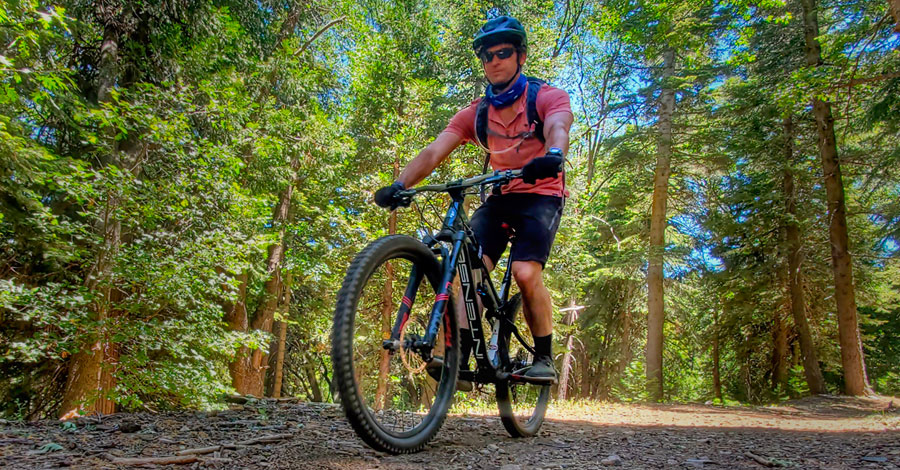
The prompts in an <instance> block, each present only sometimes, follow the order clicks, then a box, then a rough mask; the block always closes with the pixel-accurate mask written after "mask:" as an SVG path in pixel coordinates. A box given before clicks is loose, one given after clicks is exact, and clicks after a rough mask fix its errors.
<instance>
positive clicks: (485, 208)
mask: <svg viewBox="0 0 900 470" xmlns="http://www.w3.org/2000/svg"><path fill="white" fill-rule="evenodd" d="M562 209H563V198H561V197H557V196H545V195H543V194H530V193H511V194H501V195H498V196H491V197H489V198H488V199H487V201H486V202H485V203H484V204H482V205H481V207H479V208H478V209H477V210H476V211H475V213H474V214H473V215H472V221H471V226H472V230H473V231H474V232H475V239H476V240H477V241H478V243H479V244H480V245H481V249H482V254H484V255H487V256H488V258H490V259H491V262H493V263H494V266H496V265H497V261H499V260H500V256H502V255H503V252H504V251H505V250H506V245H507V243H509V233H508V231H507V230H506V229H504V228H503V223H506V224H507V225H509V226H510V227H511V228H512V229H513V231H514V232H515V237H516V238H515V241H514V242H513V244H512V248H511V257H512V261H537V262H539V263H541V266H544V264H546V263H547V258H548V257H549V256H550V247H551V246H552V245H553V238H554V237H556V230H557V229H559V219H560V217H561V216H562Z"/></svg>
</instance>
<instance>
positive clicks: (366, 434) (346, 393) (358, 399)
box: [332, 235, 459, 453]
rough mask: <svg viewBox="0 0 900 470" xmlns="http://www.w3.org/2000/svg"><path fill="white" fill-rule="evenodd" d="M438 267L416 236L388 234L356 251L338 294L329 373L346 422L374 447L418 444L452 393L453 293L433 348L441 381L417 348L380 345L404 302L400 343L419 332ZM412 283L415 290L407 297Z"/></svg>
mask: <svg viewBox="0 0 900 470" xmlns="http://www.w3.org/2000/svg"><path fill="white" fill-rule="evenodd" d="M414 268H415V272H416V273H418V275H416V276H414V275H413V272H414V271H413V269H414ZM440 268H441V267H440V263H439V262H438V260H437V259H436V258H435V257H434V255H433V254H432V253H431V250H429V249H428V248H427V247H426V246H425V245H424V244H422V242H420V241H418V240H416V239H414V238H411V237H408V236H405V235H392V236H388V237H384V238H381V239H379V240H376V241H375V242H373V243H372V244H370V245H369V246H367V247H366V248H365V249H364V250H363V251H362V252H360V253H359V255H357V256H356V258H355V259H354V260H353V263H352V264H351V265H350V268H349V269H348V270H347V275H346V276H345V278H344V283H343V285H342V287H341V290H340V292H339V293H338V301H337V307H336V308H335V312H334V330H333V337H332V361H333V363H334V380H335V382H336V385H337V388H338V391H339V393H340V398H341V403H342V405H343V407H344V412H345V414H346V415H347V419H348V420H349V421H350V424H351V426H352V427H353V429H354V430H355V431H356V433H357V434H358V435H359V436H360V437H361V438H362V439H363V441H365V442H366V443H367V444H369V445H370V446H372V447H373V448H375V449H377V450H381V451H385V452H390V453H407V452H416V451H418V450H421V449H422V448H423V447H424V446H425V444H427V443H428V441H430V440H431V439H432V438H433V437H434V435H435V434H436V433H437V431H438V429H439V428H440V427H441V424H442V423H443V421H444V418H445V417H446V414H447V410H448V408H449V407H450V404H451V401H452V399H453V394H454V391H455V389H456V373H455V372H456V370H457V369H458V367H459V365H458V363H459V351H458V349H459V348H458V332H457V326H456V316H455V315H453V314H452V312H453V307H452V304H451V302H452V299H451V301H450V302H448V303H447V310H446V311H445V315H444V321H443V322H442V323H443V324H442V326H441V328H440V330H439V331H438V337H437V340H436V341H435V343H436V344H435V351H434V353H435V354H436V355H443V356H444V365H443V368H442V370H441V380H440V381H435V380H434V379H433V378H431V377H430V376H429V375H428V373H427V372H426V371H425V363H424V362H423V361H422V358H421V356H420V355H419V354H418V353H416V352H415V351H413V350H411V349H409V348H408V347H401V348H400V350H398V351H397V352H395V353H393V354H389V353H388V351H387V350H385V349H384V348H383V347H382V342H383V340H385V339H387V338H389V337H390V330H391V327H392V326H393V323H394V321H395V318H396V315H397V312H398V311H399V309H400V306H401V305H402V304H406V305H408V306H410V312H409V319H408V320H407V321H406V323H405V326H404V328H403V330H402V332H401V338H400V339H401V343H403V344H406V345H407V346H409V345H411V344H412V342H413V341H415V340H416V339H420V338H423V337H424V336H425V332H426V328H427V325H428V321H429V317H430V313H431V308H432V306H433V301H434V299H435V295H436V291H437V286H438V285H439V283H440V277H441V269H440ZM410 285H412V286H414V292H415V295H412V296H410V297H409V298H408V297H405V293H406V291H407V287H408V286H410ZM446 312H450V314H446Z"/></svg>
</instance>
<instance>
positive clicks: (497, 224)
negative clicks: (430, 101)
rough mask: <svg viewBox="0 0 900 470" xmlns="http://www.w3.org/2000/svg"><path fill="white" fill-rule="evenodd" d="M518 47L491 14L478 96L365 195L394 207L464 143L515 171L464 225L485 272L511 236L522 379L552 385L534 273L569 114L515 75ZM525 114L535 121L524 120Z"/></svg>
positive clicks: (549, 321) (561, 191)
mask: <svg viewBox="0 0 900 470" xmlns="http://www.w3.org/2000/svg"><path fill="white" fill-rule="evenodd" d="M527 45H528V42H527V35H526V33H525V29H524V28H523V27H522V25H521V23H519V21H518V20H516V19H515V18H511V17H508V16H500V17H497V18H494V19H492V20H490V21H488V22H487V23H485V24H484V26H482V27H481V29H480V30H479V31H478V33H477V34H476V35H475V40H474V41H473V43H472V47H473V49H474V50H475V53H476V54H477V55H478V57H479V58H480V59H481V63H482V66H483V68H484V73H485V76H486V77H487V79H488V82H490V84H489V85H488V86H487V88H486V90H485V96H484V97H483V98H479V99H477V100H475V101H473V102H472V103H471V104H470V105H469V106H468V107H466V108H464V109H462V110H460V111H459V112H457V113H456V115H455V116H453V118H452V119H451V120H450V123H449V124H448V125H447V127H446V128H445V129H444V131H443V132H441V134H440V135H438V137H437V138H436V139H435V140H434V141H433V142H432V143H431V144H429V145H428V146H427V147H425V149H423V150H422V151H421V152H420V153H419V154H418V155H417V156H416V158H414V159H413V160H412V161H410V162H409V164H408V165H407V166H406V168H404V169H403V171H402V172H401V173H400V176H399V178H398V179H397V181H395V182H394V183H393V184H391V185H390V186H386V187H384V188H381V189H379V190H378V191H377V192H376V193H375V202H376V204H378V205H379V206H381V207H394V206H395V205H396V200H395V199H394V196H395V194H396V193H397V192H398V191H402V190H403V189H405V188H409V187H412V186H414V185H416V184H417V183H419V182H420V181H422V180H423V179H424V178H425V177H426V176H428V175H429V174H431V172H432V171H433V170H434V169H435V168H436V167H437V166H438V165H439V164H440V163H441V162H442V161H443V160H444V159H445V158H447V156H449V155H450V153H451V152H453V150H455V149H456V148H457V147H459V146H460V145H463V144H465V143H467V142H473V143H476V144H479V145H481V146H482V147H485V149H486V150H487V152H488V154H489V157H488V158H489V161H490V164H491V167H492V168H493V169H494V170H507V169H517V168H522V179H521V180H514V181H512V182H510V183H509V184H508V185H505V186H503V187H502V188H501V191H500V194H495V195H492V196H490V197H489V198H488V199H487V201H485V203H484V204H482V205H481V207H479V208H478V209H477V210H476V211H475V213H474V214H473V215H472V219H471V226H472V230H473V231H474V233H475V238H476V240H477V241H478V243H479V244H480V245H481V248H482V251H483V253H482V255H483V259H484V262H485V265H486V266H487V267H488V269H493V267H494V266H496V264H497V261H498V260H499V259H500V256H501V255H502V254H503V252H504V251H505V250H506V245H507V244H508V243H509V236H510V235H509V229H512V230H513V231H514V233H515V236H516V239H515V243H514V244H513V246H512V248H511V250H512V254H511V260H512V267H511V269H512V274H513V278H514V279H515V281H516V284H517V285H518V287H519V291H520V292H521V293H522V298H523V307H524V313H525V319H526V322H527V323H528V327H529V329H530V330H531V334H532V336H533V338H534V346H535V352H536V354H535V358H534V362H533V365H532V367H531V368H530V369H529V370H528V371H527V372H526V374H525V375H526V376H527V377H530V378H536V379H547V380H550V381H555V379H556V369H555V368H554V367H553V358H552V354H551V344H552V333H553V306H552V303H551V298H550V292H549V291H548V290H547V288H546V287H545V286H544V281H543V275H542V273H543V269H544V265H545V264H546V262H547V258H548V256H549V254H550V247H551V246H552V244H553V239H554V237H555V236H556V231H557V229H558V228H559V220H560V216H561V215H562V208H563V202H564V198H565V197H566V196H567V191H566V189H565V178H564V175H563V174H562V173H561V172H562V170H563V162H564V157H565V154H566V152H567V151H568V148H569V129H570V127H571V126H572V121H573V115H572V111H571V107H570V104H569V95H568V94H567V93H566V92H565V91H564V90H561V89H558V88H554V87H552V86H549V85H547V84H545V83H543V82H541V81H539V80H535V79H528V78H527V77H526V76H525V75H523V74H522V66H523V65H524V64H525V60H526V56H527ZM529 87H536V88H537V89H538V91H537V93H534V89H532V90H531V91H532V93H529V92H528V89H529ZM529 97H532V98H529ZM530 100H533V102H531V101H530ZM533 111H536V113H535V114H536V115H537V116H530V114H532V113H533ZM535 118H536V119H535ZM458 304H460V305H461V303H458ZM463 312H464V310H463V309H462V308H458V309H457V315H458V316H460V325H468V323H467V321H465V320H463V319H464V318H465V314H464V313H463ZM460 337H461V339H462V343H461V347H462V350H461V353H462V357H461V361H460V367H461V368H463V369H468V362H469V361H468V359H469V355H470V352H471V347H472V344H473V340H472V333H471V331H470V330H468V329H465V328H461V330H460Z"/></svg>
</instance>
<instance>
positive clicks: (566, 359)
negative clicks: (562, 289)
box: [556, 299, 578, 400]
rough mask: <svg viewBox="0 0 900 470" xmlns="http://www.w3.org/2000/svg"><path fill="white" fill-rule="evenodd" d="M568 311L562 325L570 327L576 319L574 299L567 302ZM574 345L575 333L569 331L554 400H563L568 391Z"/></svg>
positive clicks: (576, 312) (576, 311)
mask: <svg viewBox="0 0 900 470" xmlns="http://www.w3.org/2000/svg"><path fill="white" fill-rule="evenodd" d="M569 309H570V310H569V311H568V312H566V317H565V319H564V320H563V324H564V325H566V326H569V327H571V326H572V325H574V324H575V320H576V319H577V318H578V310H576V309H575V299H571V300H570V301H569ZM574 345H575V331H574V330H572V329H570V331H569V333H568V334H567V335H566V352H565V353H563V360H562V370H561V371H560V376H559V388H558V389H557V392H556V398H557V399H559V400H565V399H566V396H567V395H568V391H569V376H570V375H571V369H572V349H573V347H574Z"/></svg>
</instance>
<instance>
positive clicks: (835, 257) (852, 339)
mask: <svg viewBox="0 0 900 470" xmlns="http://www.w3.org/2000/svg"><path fill="white" fill-rule="evenodd" d="M801 3H802V4H803V23H804V36H805V39H806V63H807V65H809V66H812V67H818V66H820V65H822V53H821V48H820V46H819V41H818V39H817V36H818V35H819V22H818V10H817V6H816V1H815V0H801ZM813 114H814V115H815V117H816V128H817V129H818V134H819V156H820V157H821V160H822V171H823V174H824V178H825V193H826V195H827V198H828V218H829V221H830V228H829V235H830V239H831V266H832V270H833V271H834V297H835V300H836V302H837V316H838V332H839V337H840V344H841V363H842V365H843V368H844V393H846V394H848V395H865V394H867V393H869V392H870V391H871V390H870V389H869V384H868V379H867V378H866V368H865V361H864V359H863V352H862V341H861V339H860V336H859V324H858V321H857V313H856V293H855V292H854V286H853V265H852V261H851V258H850V241H849V237H848V235H847V215H846V206H845V202H844V182H843V180H842V178H841V165H840V161H839V160H838V152H837V142H836V140H835V136H834V117H833V116H832V114H831V103H829V102H827V101H824V100H822V99H820V98H818V97H816V98H814V99H813Z"/></svg>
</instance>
